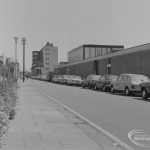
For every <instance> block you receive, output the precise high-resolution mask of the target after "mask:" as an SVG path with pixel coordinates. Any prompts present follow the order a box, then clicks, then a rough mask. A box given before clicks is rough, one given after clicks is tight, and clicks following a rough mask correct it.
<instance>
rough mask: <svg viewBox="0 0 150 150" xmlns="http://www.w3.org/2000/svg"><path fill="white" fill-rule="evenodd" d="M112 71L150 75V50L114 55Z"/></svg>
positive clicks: (114, 72)
mask: <svg viewBox="0 0 150 150" xmlns="http://www.w3.org/2000/svg"><path fill="white" fill-rule="evenodd" d="M112 73H113V74H120V73H137V74H145V75H150V50H146V51H141V52H135V53H130V54H125V55H120V56H116V57H113V58H112Z"/></svg>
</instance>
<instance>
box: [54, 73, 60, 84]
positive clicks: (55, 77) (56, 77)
mask: <svg viewBox="0 0 150 150" xmlns="http://www.w3.org/2000/svg"><path fill="white" fill-rule="evenodd" d="M52 81H53V82H54V83H59V84H60V83H61V81H62V75H54V77H53V79H52Z"/></svg>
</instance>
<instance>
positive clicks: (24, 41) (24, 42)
mask: <svg viewBox="0 0 150 150" xmlns="http://www.w3.org/2000/svg"><path fill="white" fill-rule="evenodd" d="M21 41H22V44H23V82H24V81H25V44H26V38H25V37H24V38H22V40H21Z"/></svg>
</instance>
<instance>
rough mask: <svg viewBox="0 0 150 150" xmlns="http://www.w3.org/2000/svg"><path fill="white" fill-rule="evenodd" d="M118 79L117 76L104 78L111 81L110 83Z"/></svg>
mask: <svg viewBox="0 0 150 150" xmlns="http://www.w3.org/2000/svg"><path fill="white" fill-rule="evenodd" d="M117 78H118V76H117V75H109V76H106V80H111V81H116V80H117Z"/></svg>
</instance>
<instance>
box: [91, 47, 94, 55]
mask: <svg viewBox="0 0 150 150" xmlns="http://www.w3.org/2000/svg"><path fill="white" fill-rule="evenodd" d="M91 57H95V47H92V48H91Z"/></svg>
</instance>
